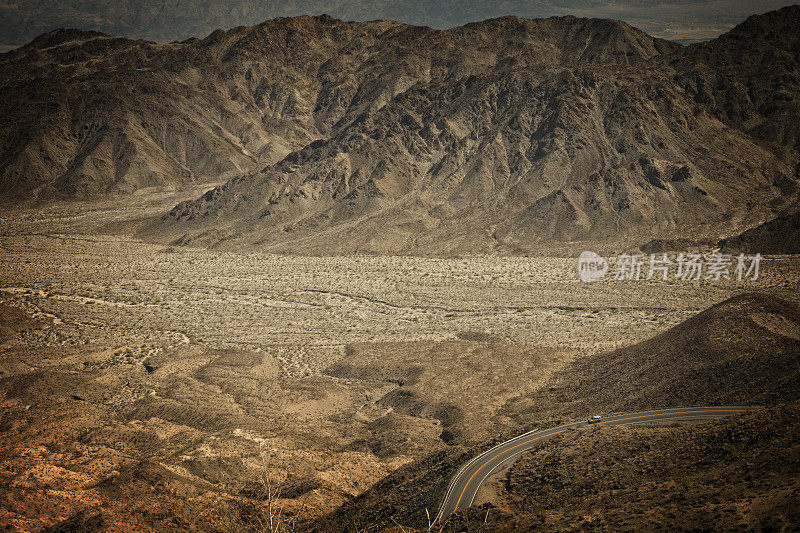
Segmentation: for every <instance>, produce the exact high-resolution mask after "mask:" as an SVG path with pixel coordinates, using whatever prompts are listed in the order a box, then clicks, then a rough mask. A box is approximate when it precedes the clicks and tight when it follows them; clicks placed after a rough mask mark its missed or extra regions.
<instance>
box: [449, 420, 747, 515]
mask: <svg viewBox="0 0 800 533" xmlns="http://www.w3.org/2000/svg"><path fill="white" fill-rule="evenodd" d="M756 409H759V407H744V406H739V407H731V406H723V407H681V408H676V409H662V410H658V411H640V412H637V413H624V414H616V415H609V416H605V417H603V418H601V419H600V420H599V421H598V422H595V423H594V424H592V425H596V426H622V425H633V424H644V423H649V422H656V421H660V420H712V419H715V418H722V417H724V416H728V415H733V414H736V413H740V412H742V411H752V410H756ZM587 425H589V423H588V421H587V420H582V421H580V422H573V423H571V424H565V425H563V426H558V427H554V428H549V429H542V430H532V431H529V432H528V433H524V434H522V435H519V436H517V437H514V438H513V439H510V440H507V441H505V442H503V443H501V444H498V445H497V446H495V447H494V448H492V449H490V450H487V451H485V452H483V453H482V454H480V455H478V456H477V457H474V458H473V459H472V460H470V461H469V462H468V463H467V464H465V465H464V466H462V467H461V469H460V470H459V471H458V473H456V475H455V476H454V477H453V479H452V481H450V485H449V486H448V487H447V493H446V494H445V497H444V500H443V501H442V505H441V507H440V508H439V514H437V515H436V521H437V522H438V521H439V520H442V519H445V518H447V517H448V516H450V514H451V513H453V512H455V511H457V510H462V509H466V508H467V507H469V506H470V505H472V501H473V500H474V499H475V494H477V492H478V489H479V488H480V487H481V485H482V484H483V482H484V481H486V478H488V477H489V476H490V475H492V474H493V473H494V472H496V471H498V470H500V469H501V468H502V467H503V466H506V465H510V464H511V463H512V462H513V461H514V460H515V459H517V458H518V457H519V456H520V455H522V454H523V453H525V452H526V451H528V450H530V449H531V448H534V447H535V446H538V445H539V444H542V443H543V442H545V441H546V440H547V439H549V438H550V437H552V436H554V435H558V434H560V433H564V432H565V431H568V430H569V429H572V428H576V427H582V426H587Z"/></svg>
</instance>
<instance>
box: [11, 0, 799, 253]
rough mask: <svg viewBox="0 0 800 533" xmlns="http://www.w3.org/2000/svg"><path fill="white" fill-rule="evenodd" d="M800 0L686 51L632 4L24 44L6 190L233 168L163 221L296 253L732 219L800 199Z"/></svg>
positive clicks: (18, 193) (733, 226)
mask: <svg viewBox="0 0 800 533" xmlns="http://www.w3.org/2000/svg"><path fill="white" fill-rule="evenodd" d="M798 27H800V8H797V7H794V8H785V9H783V10H781V12H779V13H773V14H767V15H764V16H761V17H753V18H751V19H749V20H748V21H747V22H745V23H743V24H742V25H741V26H739V27H737V28H736V29H735V30H733V31H732V32H730V33H729V34H727V35H725V36H723V37H720V38H719V39H717V40H715V41H712V42H710V43H704V44H703V45H697V46H692V47H689V48H686V49H684V48H682V47H680V46H678V45H675V44H672V43H668V42H666V41H662V40H659V39H655V38H652V37H650V36H648V35H646V34H644V33H642V32H640V31H638V30H636V29H634V28H632V27H630V26H628V25H626V24H624V23H620V22H615V21H608V20H595V19H577V18H573V17H565V18H556V19H538V20H525V19H519V18H514V17H506V18H502V19H495V20H489V21H486V22H482V23H476V24H469V25H466V26H463V27H459V28H455V29H452V30H447V31H436V30H432V29H429V28H421V27H412V26H406V25H403V24H399V23H394V22H385V21H381V22H371V23H344V22H341V21H337V20H334V19H331V18H329V17H315V18H309V17H298V18H294V19H279V20H273V21H270V22H267V23H264V24H262V25H259V26H255V27H251V28H237V29H234V30H231V31H229V32H221V31H220V32H214V33H213V34H211V35H210V36H209V37H208V38H206V39H204V40H202V41H200V40H193V41H187V42H184V43H178V44H172V45H156V44H151V43H145V42H134V41H128V40H124V39H117V38H110V37H107V36H102V35H98V34H88V33H78V32H65V31H62V32H55V33H52V34H48V35H45V36H42V37H40V38H38V39H37V40H35V41H34V42H33V43H31V44H30V45H28V46H26V47H24V48H23V49H20V50H17V51H14V52H11V53H9V54H6V55H4V56H2V59H0V79H1V80H2V81H3V83H4V85H5V86H6V87H8V88H9V89H10V90H9V91H7V93H6V94H8V95H10V97H8V98H6V99H5V100H4V102H3V108H2V110H0V116H1V117H3V128H2V129H0V137H2V146H3V154H2V155H3V157H2V160H0V161H2V163H0V165H2V166H0V190H2V191H3V193H4V195H5V196H8V197H13V198H17V199H18V201H26V200H30V199H31V198H33V197H38V198H48V197H71V198H75V197H91V196H94V195H97V194H99V193H104V192H115V191H129V190H134V189H137V188H141V187H148V186H160V187H164V186H167V187H177V186H181V185H183V184H186V183H188V182H196V181H212V180H219V179H220V178H225V177H231V176H235V177H233V179H231V180H230V181H229V182H227V183H226V184H225V185H222V186H220V187H218V188H216V189H213V190H211V191H209V192H208V193H207V194H205V195H204V196H203V197H202V198H199V199H197V200H195V201H191V202H186V203H183V204H181V205H179V206H177V207H176V208H175V209H173V210H172V211H171V212H170V213H169V215H167V216H166V217H164V219H163V220H162V221H159V222H157V223H155V224H154V225H152V226H150V227H149V228H146V229H145V230H144V232H143V234H145V235H147V234H150V235H157V236H158V238H160V239H165V238H166V239H168V240H177V242H179V243H183V244H203V245H218V246H226V247H237V246H245V245H247V246H252V245H257V246H259V247H262V248H267V249H271V250H275V251H286V250H292V251H294V252H325V253H328V252H336V253H339V252H352V251H367V252H410V253H436V254H440V253H464V252H490V251H503V252H525V251H529V250H535V249H539V248H541V247H543V246H549V245H552V244H553V243H559V242H564V241H575V240H592V241H603V242H609V243H615V244H617V243H625V244H639V243H641V242H647V241H648V240H650V239H652V238H657V237H658V238H670V237H677V236H680V237H685V238H695V239H700V238H722V237H727V236H729V235H732V234H735V233H738V232H741V231H744V230H746V229H748V228H750V227H753V226H755V225H758V224H760V223H763V222H765V221H767V220H770V219H773V218H775V216H778V215H780V214H781V213H782V212H783V210H784V209H785V208H787V206H791V205H792V204H794V203H796V202H797V198H798V186H797V185H798V183H797V182H798V175H797V168H798V167H797V162H798V152H797V148H798V146H797V126H796V124H797V121H796V120H795V117H797V116H798V109H800V107H799V106H798V101H797V99H798V94H800V93H799V92H798V80H800V72H799V71H798V59H797V58H798V53H797V50H798V46H799V45H798V43H800V39H798V37H797V35H798V33H797V31H796V30H797V28H798Z"/></svg>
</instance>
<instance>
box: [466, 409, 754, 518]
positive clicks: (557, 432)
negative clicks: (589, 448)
mask: <svg viewBox="0 0 800 533" xmlns="http://www.w3.org/2000/svg"><path fill="white" fill-rule="evenodd" d="M726 411H733V412H739V411H740V410H737V409H705V410H703V411H675V412H674V413H650V414H646V415H638V416H631V417H628V418H615V419H614V420H604V421H602V422H597V423H595V424H592V425H594V426H597V425H600V424H610V423H612V422H622V421H625V420H634V419H636V418H647V417H650V416H670V415H688V414H697V413H719V412H726ZM565 431H567V430H566V429H562V430H561V431H556V432H555V433H548V434H546V435H539V436H538V437H536V438H535V439H531V440H526V441H525V442H520V443H519V444H517V445H516V446H512V447H511V448H508V449H507V450H504V451H502V452H500V453H498V454H497V455H495V456H494V457H492V458H491V459H489V460H488V461H486V462H485V463H483V464H482V465H481V466H480V467H479V468H478V469H477V470H475V472H474V473H473V474H472V475H471V476H470V477H469V479H468V480H467V483H466V484H465V485H464V488H463V489H462V490H461V494H459V496H458V501H457V502H456V506H455V508H453V511H454V512H455V511H457V510H458V505H459V504H460V503H461V498H463V497H464V493H465V492H466V491H467V487H469V484H470V483H471V482H472V478H474V477H475V474H477V473H478V472H480V471H481V469H482V468H483V467H484V466H486V465H488V464H489V463H491V462H492V461H494V460H495V459H497V458H498V457H500V456H501V455H503V454H504V453H506V452H509V451H511V450H513V449H514V448H519V447H520V446H524V445H526V444H530V443H531V442H534V441H537V440H539V439H543V438H545V437H552V436H553V435H558V434H559V433H564V432H565Z"/></svg>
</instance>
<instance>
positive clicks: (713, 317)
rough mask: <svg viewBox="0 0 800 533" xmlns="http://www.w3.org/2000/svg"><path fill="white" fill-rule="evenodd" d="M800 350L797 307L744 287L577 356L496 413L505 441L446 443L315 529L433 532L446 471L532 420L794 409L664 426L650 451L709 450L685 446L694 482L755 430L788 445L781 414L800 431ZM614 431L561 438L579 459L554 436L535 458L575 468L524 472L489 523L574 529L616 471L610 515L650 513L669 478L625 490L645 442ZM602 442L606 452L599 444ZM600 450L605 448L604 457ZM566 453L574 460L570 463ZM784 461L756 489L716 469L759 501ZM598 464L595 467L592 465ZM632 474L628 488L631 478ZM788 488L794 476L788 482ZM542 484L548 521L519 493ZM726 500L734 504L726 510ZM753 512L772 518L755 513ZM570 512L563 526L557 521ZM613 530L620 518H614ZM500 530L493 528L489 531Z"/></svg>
mask: <svg viewBox="0 0 800 533" xmlns="http://www.w3.org/2000/svg"><path fill="white" fill-rule="evenodd" d="M798 355H800V308H799V307H798V306H797V305H796V304H794V303H791V302H786V301H783V300H780V299H778V298H774V297H772V296H768V295H762V294H743V295H740V296H737V297H734V298H730V299H728V300H726V301H723V302H721V303H719V304H717V305H715V306H713V307H711V308H710V309H707V310H705V311H703V312H702V313H699V314H698V315H696V316H694V317H692V318H690V319H689V320H686V321H684V322H682V323H680V324H678V325H677V326H675V327H673V328H671V329H669V330H667V331H666V332H664V333H662V334H660V335H657V336H655V337H653V338H652V339H648V340H646V341H644V342H640V343H637V344H634V345H631V346H629V347H626V348H622V349H619V350H615V351H612V352H607V353H603V354H599V355H596V356H590V357H584V358H580V359H577V360H575V361H573V362H572V363H570V364H568V365H566V366H565V367H564V368H563V370H560V371H558V372H556V373H555V374H554V375H553V376H552V377H551V378H550V379H549V381H548V382H547V383H545V384H544V385H543V386H541V387H539V388H537V390H536V391H534V392H531V393H526V394H521V395H519V396H518V397H516V398H514V399H512V400H510V401H508V402H507V403H506V405H505V406H504V407H502V408H501V409H499V410H498V412H497V414H496V420H497V425H496V428H495V430H494V431H493V433H494V434H495V435H497V437H496V438H495V439H494V440H492V441H487V442H485V443H484V444H483V446H482V447H477V448H476V447H472V448H467V447H465V446H457V445H454V446H452V447H451V448H450V450H449V451H445V452H439V453H436V454H431V455H429V456H428V457H426V458H424V459H422V460H419V461H416V462H414V463H411V464H408V465H405V466H404V467H403V468H402V469H398V470H397V471H395V472H393V473H392V474H391V475H389V476H387V477H386V479H384V480H382V481H381V482H380V483H378V484H376V485H374V486H373V487H371V488H370V489H369V490H367V491H365V492H364V493H363V494H361V495H359V496H358V497H357V498H354V499H353V500H351V501H349V502H347V503H345V504H344V505H343V506H341V507H340V508H339V509H337V510H336V511H335V512H333V513H330V514H329V515H327V516H325V517H323V518H321V519H319V520H318V521H317V522H316V523H315V524H314V525H315V526H316V528H317V529H316V530H318V531H326V530H328V529H336V528H342V527H355V526H356V525H360V526H361V527H363V526H364V524H373V525H380V526H382V527H384V528H390V527H392V525H393V524H394V523H400V524H402V525H404V526H413V527H418V528H422V529H424V526H425V525H426V514H425V509H426V508H427V509H429V510H430V509H437V507H438V505H439V503H440V501H441V496H442V494H443V492H444V490H445V488H446V487H447V483H448V480H449V478H450V477H451V476H452V475H453V474H454V473H455V472H456V471H457V470H458V468H459V467H460V466H461V465H462V464H463V463H464V462H466V461H467V460H469V459H470V458H471V457H474V456H475V455H477V453H479V452H480V451H483V450H485V449H488V448H490V447H491V446H493V445H494V444H496V443H497V442H501V441H503V440H505V439H508V438H511V437H513V436H515V435H518V434H520V433H522V432H524V431H526V430H528V429H531V428H532V427H541V428H545V427H552V426H555V425H559V424H562V423H566V422H568V421H571V420H576V419H579V418H585V417H587V416H590V415H592V414H598V413H609V412H625V411H634V410H645V409H661V408H667V407H680V406H691V405H723V404H727V405H764V406H786V405H789V407H788V408H784V407H780V408H779V409H778V410H777V411H766V412H757V413H750V414H747V415H742V416H740V417H739V419H740V420H739V422H741V421H742V420H741V419H746V420H745V421H744V429H743V430H742V431H741V432H739V427H740V425H739V422H727V421H721V422H716V423H715V424H716V426H715V427H712V428H711V429H710V430H708V429H699V428H698V430H696V431H695V430H689V431H687V432H686V433H685V434H683V435H681V434H677V436H676V435H675V434H672V433H668V432H667V433H666V434H665V433H664V432H655V437H658V438H662V440H661V441H660V442H659V441H657V440H654V441H653V447H652V449H651V450H650V451H651V452H652V454H653V456H652V457H651V458H653V459H656V458H658V457H660V456H667V457H672V458H673V459H674V455H673V454H672V453H671V452H670V451H669V450H671V449H672V448H671V447H672V446H673V445H674V440H673V439H683V440H684V441H685V440H686V439H695V441H696V442H698V446H701V447H704V448H701V449H702V450H703V453H702V454H700V456H695V457H692V456H691V454H688V455H686V456H683V457H681V458H680V460H681V461H685V462H684V463H683V464H684V467H685V469H686V473H687V475H689V476H690V477H692V476H697V479H700V478H702V472H701V467H703V468H705V467H706V466H707V465H708V464H709V463H707V462H706V463H704V462H703V460H705V459H704V457H705V456H706V454H708V449H709V448H710V447H713V446H719V447H720V449H723V450H726V449H730V447H734V448H735V447H741V446H742V445H743V444H742V439H744V442H747V439H748V438H750V437H747V436H746V435H753V436H754V437H753V438H754V439H755V438H756V437H757V438H758V439H760V442H759V444H758V446H761V447H763V449H764V450H765V451H768V453H770V454H775V452H776V451H777V450H779V449H780V448H781V446H782V441H781V440H780V439H778V438H776V439H773V438H772V437H773V436H774V435H777V434H779V433H780V432H776V431H777V430H776V431H773V430H771V429H769V428H770V427H777V426H779V425H780V424H781V420H787V421H788V424H787V425H788V427H789V429H787V431H790V432H795V431H796V428H797V405H796V399H797V397H798V394H800V391H799V390H798V384H800V379H798V376H799V375H800V358H799V357H798ZM792 402H795V403H794V404H793V403H792ZM776 412H777V414H776ZM760 424H763V429H762V430H757V428H758V426H759V425H760ZM607 429H609V430H612V431H615V432H617V433H616V434H614V436H613V437H608V438H613V439H614V440H615V441H617V440H620V441H621V442H620V448H619V449H618V450H615V449H614V448H612V449H608V446H606V445H605V443H607V442H608V440H607V439H608V438H604V437H603V436H602V435H593V436H588V437H587V436H583V437H581V436H580V435H578V436H571V435H567V436H566V437H564V438H562V440H566V441H568V442H567V444H568V446H567V447H568V448H569V446H572V447H573V448H572V453H573V455H570V450H569V449H568V450H567V451H565V452H562V451H560V450H558V449H555V450H554V449H553V448H552V447H551V445H550V444H548V446H547V447H546V451H543V452H535V453H536V454H538V455H537V459H536V460H537V461H538V460H543V459H542V458H545V459H544V460H554V461H561V462H562V464H563V465H565V466H564V468H568V469H569V470H558V469H556V470H554V471H553V470H548V471H551V472H552V473H553V475H552V476H550V477H544V478H537V479H535V480H533V481H532V482H535V483H536V484H535V485H534V486H524V485H525V483H526V482H523V481H521V480H519V479H517V480H512V483H513V484H515V486H514V487H513V490H510V491H509V492H510V495H509V498H511V499H512V503H511V504H510V505H511V510H510V511H509V510H506V511H505V513H506V514H502V513H497V511H496V510H495V511H493V512H494V513H495V514H494V516H493V517H492V519H493V520H496V521H497V522H492V523H495V529H497V530H504V529H503V528H506V527H508V528H509V530H514V529H513V527H514V525H515V524H516V525H517V528H518V529H517V530H519V529H522V530H529V529H531V528H533V527H539V526H542V525H547V526H548V527H553V528H555V529H559V530H563V529H564V528H566V527H567V525H566V524H567V522H569V521H571V520H573V519H575V520H579V518H576V517H575V516H573V515H575V514H578V515H580V516H583V514H591V513H589V512H588V511H587V512H586V513H583V514H581V511H580V509H581V506H580V502H575V501H573V500H572V498H573V497H575V496H576V492H575V491H580V490H586V491H588V492H586V493H585V494H584V495H585V496H589V495H591V497H592V498H593V500H592V502H593V505H596V504H598V503H597V502H601V501H602V498H603V496H604V495H607V490H611V489H612V488H613V487H609V486H604V485H602V484H598V485H596V486H597V491H596V492H593V491H592V489H590V488H589V487H590V486H595V485H593V480H597V479H607V480H609V484H610V485H613V484H614V482H615V481H616V485H617V486H616V490H619V491H621V492H619V493H618V494H619V497H621V498H622V497H624V498H625V500H624V502H625V503H624V504H622V503H621V504H620V505H619V507H613V508H614V509H615V511H614V513H611V514H609V516H608V517H607V519H612V520H628V519H631V520H634V521H636V522H640V523H641V521H642V520H645V517H642V516H638V515H637V513H638V512H639V510H640V509H641V508H642V507H647V506H651V505H652V503H653V502H652V501H651V500H648V499H647V498H657V494H658V493H659V492H661V493H671V490H672V489H671V488H669V483H666V484H664V483H662V482H663V479H659V478H657V477H656V478H653V482H652V484H650V485H649V490H650V489H652V490H650V492H648V493H646V494H645V493H641V497H637V494H635V493H636V491H635V490H634V491H633V492H634V494H631V493H628V492H626V490H627V489H626V487H636V486H638V481H636V480H637V479H643V477H646V476H645V475H644V474H642V472H641V471H637V470H636V469H633V471H629V472H627V474H628V477H627V478H625V479H622V478H621V477H620V475H619V474H618V473H617V472H616V470H615V469H616V468H617V467H618V464H619V463H618V461H616V460H614V457H615V456H617V454H619V455H621V456H627V457H628V458H629V459H630V458H631V457H634V456H635V454H630V455H628V453H627V451H626V447H628V450H629V449H630V447H631V446H634V445H637V446H638V445H639V444H640V443H641V440H640V437H638V436H637V435H636V434H635V433H633V434H631V431H632V430H628V429H625V428H613V429H612V428H607ZM603 430H606V428H603ZM578 433H580V434H583V433H584V432H583V431H579V432H578ZM731 433H732V434H731ZM554 442H556V441H554ZM753 442H755V441H753ZM600 443H603V446H600ZM726 446H728V448H726ZM599 449H602V450H607V451H605V452H598V451H597V450H599ZM756 449H757V448H756V447H753V448H751V449H750V450H749V451H747V452H743V453H742V454H741V455H740V456H737V460H742V463H740V464H739V465H738V466H737V467H736V468H741V467H743V466H744V465H745V464H749V463H747V461H755V460H756V459H755V458H756V457H758V453H757V452H755V451H754V450H756ZM599 453H602V455H600V456H599V457H598V454H599ZM790 453H792V454H794V453H795V450H794V449H792V450H791V451H790ZM662 454H663V455H662ZM565 456H568V457H569V458H570V459H569V463H568V464H567V461H566V457H565ZM711 456H712V455H711V454H709V455H708V457H711ZM708 457H706V459H708ZM793 457H794V456H793ZM776 459H777V455H772V457H771V458H770V460H769V463H770V464H771V465H772V466H764V468H763V469H761V470H758V471H754V472H753V478H754V481H757V482H758V483H759V489H758V490H751V491H748V489H746V488H743V487H741V486H740V485H738V484H737V483H735V482H731V483H730V484H728V483H729V481H728V479H727V478H725V477H724V476H726V475H727V472H725V471H724V470H720V471H719V472H717V474H716V475H718V476H719V479H718V481H719V487H720V488H719V489H718V490H719V491H720V494H721V493H722V492H725V493H727V494H730V493H732V492H733V491H738V493H739V494H738V496H737V498H738V497H742V496H743V495H746V496H747V498H749V499H752V500H753V501H756V500H759V499H760V498H761V497H762V495H763V491H764V490H765V488H766V487H767V486H769V483H770V481H769V480H770V476H772V475H773V474H774V473H776V472H777V473H779V474H780V475H781V476H783V474H785V472H786V468H787V463H784V462H783V461H782V460H780V461H775V460H776ZM656 460H661V459H656ZM708 460H711V459H708ZM713 460H714V461H716V459H713ZM794 460H795V459H791V461H794ZM583 461H586V462H587V464H597V465H598V466H596V467H593V468H591V469H589V470H591V473H590V474H586V471H587V467H585V466H584V467H581V466H577V463H581V462H583ZM592 461H597V463H591V462H592ZM791 461H790V463H789V464H791ZM641 464H644V463H641ZM520 468H521V471H520V470H518V471H517V472H521V473H518V474H513V473H512V476H513V475H517V476H523V477H529V476H530V472H529V471H528V466H526V463H523V464H522V465H521V467H520ZM537 471H539V472H544V470H537ZM648 472H649V473H648V474H647V476H651V477H652V476H653V474H652V472H653V471H652V470H650V471H648ZM584 474H586V475H590V476H591V477H590V478H589V480H588V481H587V480H584V479H583V478H581V475H584ZM564 476H565V477H567V478H570V479H572V481H571V482H570V483H569V484H563V483H560V482H561V481H562V480H563V479H564ZM572 476H575V477H574V478H573V477H572ZM595 476H596V477H595ZM637 476H640V477H637ZM626 479H627V481H626ZM734 479H736V477H734ZM775 479H776V480H777V479H780V480H781V481H780V483H781V484H783V483H785V482H786V481H787V480H786V479H785V478H784V477H776V478H775ZM720 480H723V481H720ZM623 481H624V483H622V482H623ZM628 482H630V483H631V485H627V483H628ZM762 483H763V485H762ZM790 485H791V483H790V484H789V485H786V487H788V486H790ZM776 486H777V485H776ZM751 488H752V487H751ZM712 489H713V488H712ZM713 490H717V489H713ZM713 490H712V492H713ZM782 490H783V489H776V492H775V493H776V494H780V493H781V491H782ZM535 491H543V492H546V493H547V497H546V499H544V500H542V505H543V506H544V507H542V508H541V509H540V510H541V511H545V510H546V511H547V513H546V514H547V520H546V521H545V522H546V523H545V524H543V522H542V517H541V516H540V513H539V512H538V510H537V508H536V505H535V503H534V504H531V503H530V502H525V501H518V500H515V499H514V498H517V497H519V498H523V497H524V496H525V495H527V494H530V493H531V492H535ZM700 496H702V498H698V499H702V500H703V501H702V502H701V503H702V504H703V505H706V504H707V503H708V501H707V498H710V497H713V494H712V495H711V496H709V494H708V493H703V494H700ZM725 497H726V498H727V497H728V496H725ZM567 500H569V501H570V507H569V508H565V510H568V512H567V514H566V515H565V516H562V515H560V514H559V513H558V506H552V505H549V504H550V503H552V502H554V501H558V502H561V503H564V502H565V501H567ZM619 501H620V502H622V501H623V500H622V499H620V500H619ZM720 503H722V502H720ZM729 504H730V502H727V503H725V504H724V506H728V505H729ZM681 505H683V504H681ZM693 505H694V504H692V505H688V504H687V506H686V508H687V509H693V510H692V512H694V511H695V510H696V509H694V508H693ZM593 512H594V511H593ZM665 512H668V511H665ZM626 513H627V514H626ZM485 514H486V509H482V510H481V509H479V510H471V511H468V512H467V513H466V514H465V515H461V516H455V517H453V518H452V520H451V521H450V524H449V526H448V527H452V530H456V531H462V530H464V529H469V530H472V529H473V528H474V529H476V530H479V531H480V530H481V529H480V527H481V524H482V523H483V521H484V519H485ZM755 516H759V517H761V518H763V517H764V515H758V514H756V515H755ZM562 519H563V520H566V522H559V521H560V520H562ZM559 524H560V525H559ZM676 524H677V522H676ZM608 527H612V525H611V524H609V525H608ZM676 527H677V525H676ZM640 528H641V527H639V529H640ZM495 529H493V528H492V527H489V528H488V529H486V530H487V531H493V530H495ZM623 529H625V528H624V527H623ZM628 529H631V528H628ZM632 529H637V528H636V527H633V528H632ZM448 530H450V529H448Z"/></svg>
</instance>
